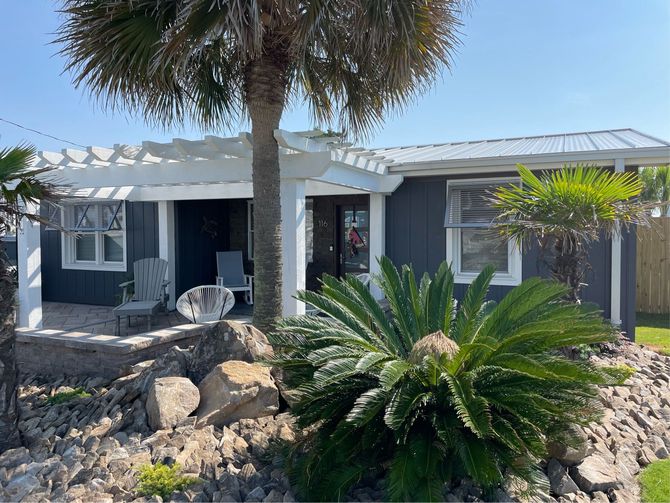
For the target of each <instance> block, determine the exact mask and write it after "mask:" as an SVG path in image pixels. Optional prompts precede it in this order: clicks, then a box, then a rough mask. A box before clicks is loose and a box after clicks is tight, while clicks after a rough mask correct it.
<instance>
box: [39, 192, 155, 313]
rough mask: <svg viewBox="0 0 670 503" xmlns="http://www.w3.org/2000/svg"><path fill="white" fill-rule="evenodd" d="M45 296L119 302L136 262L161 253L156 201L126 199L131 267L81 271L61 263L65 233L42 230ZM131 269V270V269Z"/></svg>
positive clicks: (81, 301) (60, 299)
mask: <svg viewBox="0 0 670 503" xmlns="http://www.w3.org/2000/svg"><path fill="white" fill-rule="evenodd" d="M41 248H42V300H44V301H48V302H68V303H75V304H97V305H104V306H113V305H116V304H118V303H119V301H120V298H119V296H120V293H121V290H120V288H119V283H122V282H124V281H127V280H129V279H131V277H132V268H133V262H134V261H136V260H139V259H141V258H147V257H157V256H158V209H157V204H156V203H130V202H128V203H126V263H127V268H128V269H127V271H126V272H123V271H114V272H112V271H81V270H74V269H63V268H62V267H61V263H62V262H61V233H60V232H58V231H55V230H46V229H44V228H42V231H41ZM128 271H131V272H128Z"/></svg>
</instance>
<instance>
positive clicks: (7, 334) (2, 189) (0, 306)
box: [0, 145, 59, 452]
mask: <svg viewBox="0 0 670 503" xmlns="http://www.w3.org/2000/svg"><path fill="white" fill-rule="evenodd" d="M34 156H35V149H34V147H32V146H28V145H21V146H18V147H14V148H5V149H2V150H0V236H4V235H6V234H7V233H9V232H13V231H14V230H16V229H17V228H18V226H19V224H20V221H21V219H22V218H23V217H26V218H28V219H29V220H32V221H42V218H41V217H40V216H39V214H36V213H31V212H30V211H29V209H30V208H31V206H32V205H33V204H35V203H38V204H39V202H40V201H54V200H56V199H57V197H58V195H59V194H58V190H57V189H56V187H55V186H54V185H53V184H52V183H51V182H50V181H49V177H48V175H47V173H48V172H49V171H50V168H42V169H31V168H30V165H31V161H32V159H33V157H34ZM15 294H16V278H15V275H14V273H13V271H12V269H11V267H10V264H9V260H8V258H7V255H6V254H5V251H4V249H3V248H1V247H0V384H1V387H0V393H1V396H0V452H3V451H4V450H5V449H9V448H12V447H17V446H18V445H20V443H21V439H20V437H19V430H18V423H17V421H18V410H17V402H16V379H17V370H16V354H15V350H14V346H15V341H16V335H15V333H14V318H15V316H14V313H15V310H16V299H15Z"/></svg>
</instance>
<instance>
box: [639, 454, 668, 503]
mask: <svg viewBox="0 0 670 503" xmlns="http://www.w3.org/2000/svg"><path fill="white" fill-rule="evenodd" d="M640 485H641V486H642V501H643V502H644V503H667V502H668V501H670V459H664V460H662V461H655V462H653V463H652V464H650V465H649V466H647V467H646V468H645V469H644V470H642V472H641V473H640Z"/></svg>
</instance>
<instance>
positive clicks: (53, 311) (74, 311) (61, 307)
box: [42, 302, 252, 336]
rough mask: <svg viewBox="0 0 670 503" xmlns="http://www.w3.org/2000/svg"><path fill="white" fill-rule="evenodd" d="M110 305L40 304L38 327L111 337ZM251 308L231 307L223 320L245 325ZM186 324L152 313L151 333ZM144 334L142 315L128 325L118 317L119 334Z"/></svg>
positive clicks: (174, 316) (177, 317)
mask: <svg viewBox="0 0 670 503" xmlns="http://www.w3.org/2000/svg"><path fill="white" fill-rule="evenodd" d="M113 309H114V307H112V306H94V305H86V304H67V303H63V302H43V303H42V327H43V328H48V329H56V330H64V331H74V330H79V331H82V332H88V333H91V334H98V335H114V326H115V323H116V319H115V317H114V314H113V312H112V310H113ZM251 315H252V306H248V305H246V304H238V305H235V307H234V308H233V310H232V311H230V312H229V313H228V314H227V315H226V317H225V319H227V320H236V321H241V322H249V321H250V320H251ZM187 323H189V321H188V320H187V319H186V318H184V317H183V316H182V315H181V314H179V313H178V312H177V311H170V312H167V313H158V314H156V315H155V316H154V317H153V319H152V322H151V329H152V330H159V329H161V328H170V327H174V326H178V325H184V324H187ZM146 331H147V320H146V317H144V316H131V317H130V326H128V320H127V318H126V317H125V316H122V317H121V335H122V336H129V335H138V334H142V333H145V332H146Z"/></svg>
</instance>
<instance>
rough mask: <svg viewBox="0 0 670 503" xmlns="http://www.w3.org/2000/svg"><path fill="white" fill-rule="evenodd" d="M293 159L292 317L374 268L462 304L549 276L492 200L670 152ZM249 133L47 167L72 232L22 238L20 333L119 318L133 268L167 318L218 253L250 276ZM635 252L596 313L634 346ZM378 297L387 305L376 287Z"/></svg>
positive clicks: (572, 138)
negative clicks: (58, 317)
mask: <svg viewBox="0 0 670 503" xmlns="http://www.w3.org/2000/svg"><path fill="white" fill-rule="evenodd" d="M275 137H276V139H277V142H278V144H279V145H280V165H281V171H282V173H281V204H282V210H281V211H282V235H283V250H284V251H283V253H284V257H283V259H284V260H283V262H284V269H283V278H284V287H283V288H284V290H283V309H284V313H285V314H293V313H300V312H304V305H303V304H302V303H300V302H299V301H297V300H296V299H294V298H293V294H294V293H295V291H296V290H298V289H303V288H310V289H313V288H316V287H317V286H318V279H319V277H320V276H321V275H322V274H323V273H329V274H333V275H342V274H345V273H360V272H373V273H374V272H376V271H377V267H378V266H377V263H376V261H375V260H374V257H376V256H380V255H383V254H385V255H387V256H389V257H390V258H391V259H392V260H393V261H394V262H395V263H396V264H403V263H412V264H413V265H414V267H415V269H416V270H417V272H418V273H423V272H424V271H427V272H429V273H432V272H434V271H435V270H436V268H437V266H438V264H439V263H440V262H441V261H443V260H447V261H450V262H451V263H452V264H453V266H454V270H455V274H456V283H457V289H456V294H457V295H462V294H463V292H464V290H465V288H466V287H467V284H468V283H469V282H470V281H471V280H472V279H473V277H475V275H476V274H477V272H478V271H479V270H480V269H481V267H482V266H483V265H485V264H487V263H493V264H495V265H496V268H497V273H496V275H495V277H494V280H493V283H492V287H491V292H490V295H491V297H492V298H493V299H500V298H502V296H504V295H505V293H506V292H507V291H509V290H510V289H511V288H513V287H514V285H517V284H519V283H520V282H521V281H522V280H523V279H525V278H527V277H530V276H536V275H542V274H546V272H545V271H544V270H543V267H542V263H541V260H540V257H539V254H538V250H537V249H536V248H531V249H530V250H527V251H524V252H521V251H520V250H518V249H517V248H516V247H514V246H513V245H508V244H505V243H502V242H500V240H499V238H497V237H496V235H495V234H494V233H492V232H490V230H489V229H487V227H488V222H490V220H491V218H492V216H493V212H492V211H491V209H490V208H489V207H488V205H487V203H486V201H485V199H484V198H483V195H484V194H486V191H487V190H491V189H492V188H494V187H496V186H498V185H500V184H505V183H510V182H514V181H515V179H516V178H515V177H516V170H515V165H516V163H523V164H525V165H527V166H528V167H530V168H531V169H537V170H539V169H553V168H558V167H561V166H563V165H564V164H566V163H578V162H579V163H589V164H595V165H599V166H603V167H607V168H610V169H613V170H615V171H625V170H636V169H637V168H638V166H643V165H653V164H657V163H667V162H669V161H670V143H669V142H667V141H663V140H659V139H657V138H654V137H651V136H649V135H646V134H643V133H640V132H638V131H635V130H632V129H619V130H608V131H594V132H584V133H570V134H554V135H544V136H534V137H523V138H508V139H499V140H483V141H473V142H458V143H444V144H435V145H418V146H411V147H392V148H380V149H374V150H367V149H364V148H360V147H355V146H352V145H351V144H347V143H343V142H342V141H341V140H340V139H339V138H336V137H328V136H324V135H323V133H322V132H320V131H310V132H302V133H291V132H287V131H283V130H277V131H276V132H275ZM252 148H253V141H252V138H251V136H250V135H249V134H248V133H243V134H240V135H239V136H237V137H232V138H221V137H216V136H207V137H205V138H204V139H203V140H198V141H190V140H182V139H174V140H173V141H172V142H169V143H155V142H149V141H146V142H144V143H143V144H142V146H140V147H130V146H123V145H117V146H115V147H114V148H111V149H106V148H99V147H89V148H88V149H87V150H86V151H80V150H72V149H64V150H63V151H62V152H60V153H52V152H41V153H40V154H39V160H38V163H37V165H38V166H46V165H54V166H57V168H58V175H57V176H58V178H60V179H61V180H62V181H63V182H65V183H67V184H68V185H69V189H70V192H71V195H72V196H76V199H72V200H68V201H66V202H65V203H64V204H63V205H62V208H56V207H49V208H47V209H44V208H43V211H47V212H49V215H48V216H49V217H50V218H53V219H55V220H56V221H58V222H59V223H61V224H62V225H63V227H64V228H66V229H67V230H68V231H69V232H68V233H62V232H60V231H58V230H52V229H48V228H45V227H42V228H40V226H39V225H37V224H26V225H24V226H23V228H22V230H21V231H20V233H19V236H18V253H17V255H18V257H17V260H18V264H19V267H18V269H19V306H20V314H19V325H20V326H24V327H35V328H36V327H39V326H40V325H41V302H42V301H59V302H68V303H88V304H101V305H114V304H117V303H118V300H119V298H118V295H119V288H118V284H119V283H121V282H123V281H126V280H128V279H129V277H130V273H129V271H132V264H133V262H134V261H135V260H138V259H140V258H143V257H155V256H159V257H162V258H164V259H166V260H167V261H168V263H169V268H168V272H167V279H169V280H170V287H169V288H170V299H171V300H170V302H171V304H172V306H174V301H175V299H176V298H177V296H178V295H179V294H181V293H182V292H184V291H185V290H187V289H188V288H191V287H193V286H196V285H200V284H212V283H213V282H214V278H215V276H216V260H215V253H216V252H217V251H224V250H242V252H243V255H244V261H245V269H246V272H247V273H253V259H254V257H253V240H254V223H253V218H252V207H253V198H252V186H251V152H252ZM635 246H636V243H635V236H634V232H633V233H631V234H626V235H625V236H623V238H614V239H611V240H601V241H600V242H599V243H597V244H596V245H595V246H594V247H593V249H592V250H591V254H590V262H591V264H592V270H591V271H590V272H589V276H588V286H587V287H586V288H585V290H584V298H585V300H587V301H593V302H596V303H598V304H599V305H600V307H601V309H602V310H603V312H604V315H605V316H606V317H607V318H610V319H611V320H612V321H613V322H615V323H619V324H621V325H622V327H623V329H624V330H625V331H626V332H627V333H628V334H629V336H631V337H633V336H634V326H635V312H634V306H635V302H634V295H635ZM373 293H374V294H375V295H376V296H380V292H379V291H378V290H376V289H374V287H373Z"/></svg>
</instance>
